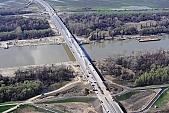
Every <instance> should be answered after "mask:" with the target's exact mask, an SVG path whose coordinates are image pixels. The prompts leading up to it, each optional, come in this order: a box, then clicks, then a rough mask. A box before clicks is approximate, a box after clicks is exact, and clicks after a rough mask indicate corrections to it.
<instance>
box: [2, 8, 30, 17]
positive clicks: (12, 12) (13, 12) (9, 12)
mask: <svg viewBox="0 0 169 113" xmlns="http://www.w3.org/2000/svg"><path fill="white" fill-rule="evenodd" d="M29 13H32V11H26V10H17V9H0V15H1V16H7V15H19V14H29Z"/></svg>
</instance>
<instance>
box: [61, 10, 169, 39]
mask: <svg viewBox="0 0 169 113" xmlns="http://www.w3.org/2000/svg"><path fill="white" fill-rule="evenodd" d="M168 18H169V12H159V13H133V14H72V15H70V16H69V17H67V18H65V19H64V20H63V21H64V23H65V24H66V25H67V27H68V28H69V29H70V31H71V32H72V33H73V34H76V35H78V36H84V37H86V38H89V37H90V40H97V39H98V40H99V39H104V38H105V35H107V36H109V37H114V36H116V35H134V34H140V35H152V34H153V35H155V34H158V33H168V32H169V20H168ZM147 20H152V21H155V24H154V23H153V22H152V23H150V25H148V24H146V23H145V24H146V25H143V24H140V29H138V28H137V27H136V26H135V25H126V23H139V22H143V21H147Z"/></svg>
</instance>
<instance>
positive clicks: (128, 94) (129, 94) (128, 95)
mask: <svg viewBox="0 0 169 113" xmlns="http://www.w3.org/2000/svg"><path fill="white" fill-rule="evenodd" d="M137 93H139V91H134V92H129V93H126V94H124V95H120V96H116V99H117V100H119V101H122V100H126V99H129V98H130V97H131V96H132V95H135V94H137Z"/></svg>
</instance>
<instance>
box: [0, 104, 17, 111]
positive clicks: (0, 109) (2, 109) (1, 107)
mask: <svg viewBox="0 0 169 113" xmlns="http://www.w3.org/2000/svg"><path fill="white" fill-rule="evenodd" d="M14 106H15V105H6V106H0V113H2V112H3V111H6V110H8V109H10V108H12V107H14Z"/></svg>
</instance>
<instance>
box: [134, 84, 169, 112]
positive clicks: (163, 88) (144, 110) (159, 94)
mask: <svg viewBox="0 0 169 113" xmlns="http://www.w3.org/2000/svg"><path fill="white" fill-rule="evenodd" d="M167 89H168V87H162V88H161V90H160V91H159V92H158V93H157V94H156V95H155V97H154V98H153V99H152V100H151V101H150V102H149V103H148V104H147V106H145V107H144V108H143V109H142V110H140V111H137V112H132V113H143V112H146V111H147V110H148V109H149V108H150V107H151V106H152V105H153V104H154V103H155V102H156V101H157V99H158V98H159V97H160V96H161V94H163V93H164V91H166V90H167Z"/></svg>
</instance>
